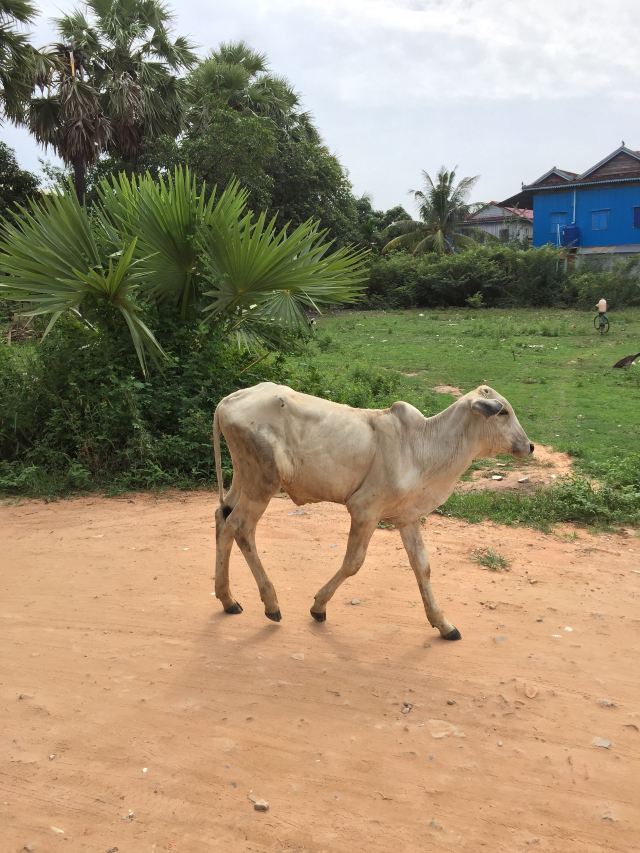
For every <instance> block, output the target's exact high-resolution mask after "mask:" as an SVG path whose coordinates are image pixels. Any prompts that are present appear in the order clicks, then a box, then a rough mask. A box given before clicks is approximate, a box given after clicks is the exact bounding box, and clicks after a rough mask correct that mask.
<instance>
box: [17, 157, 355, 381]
mask: <svg viewBox="0 0 640 853" xmlns="http://www.w3.org/2000/svg"><path fill="white" fill-rule="evenodd" d="M97 196H98V197H97V201H96V204H95V206H94V208H93V209H92V211H91V212H88V211H87V210H86V208H83V207H82V206H81V205H80V203H79V201H78V198H77V196H76V195H75V193H74V192H73V190H72V189H71V188H70V189H69V191H68V192H66V193H51V194H45V195H43V196H42V197H41V198H40V199H38V200H35V201H34V200H32V201H30V202H29V203H28V205H26V206H25V207H23V208H22V216H21V217H20V218H19V219H16V220H14V221H5V222H3V223H0V298H4V299H10V300H12V301H16V302H20V303H22V304H23V305H26V311H25V315H26V316H36V315H41V316H46V317H48V318H50V319H49V325H48V327H47V331H49V330H50V329H51V328H52V327H53V326H54V325H55V323H56V322H57V321H58V319H59V318H60V317H61V316H62V315H63V314H68V313H71V314H73V315H74V316H76V317H80V318H81V319H83V320H84V321H85V322H86V323H87V324H89V325H90V327H91V328H95V327H99V326H100V325H101V324H102V323H103V322H104V317H105V312H107V314H108V315H109V316H111V317H112V318H114V321H113V324H112V325H113V327H114V328H115V325H114V324H115V323H116V321H117V322H119V324H120V327H121V328H126V329H127V330H128V333H129V335H130V338H131V341H132V343H133V346H134V348H135V351H136V353H137V355H138V358H139V361H140V365H141V368H142V370H143V372H144V373H147V370H148V368H147V359H148V357H149V356H152V357H154V358H162V357H163V351H162V348H161V344H160V342H159V341H158V340H157V339H156V336H155V335H154V333H153V332H152V331H151V329H150V327H149V325H148V324H149V322H150V321H152V320H153V319H154V317H156V318H157V314H156V313H155V311H154V307H155V308H158V307H159V306H160V304H163V305H164V306H166V310H167V311H169V312H171V311H172V309H173V311H175V313H176V319H178V318H180V317H181V318H183V319H184V318H189V317H191V318H193V317H196V316H200V317H202V318H203V319H204V320H205V321H208V322H212V323H217V324H221V325H222V326H223V328H224V330H225V332H226V333H227V334H228V335H229V336H231V335H234V336H235V337H236V338H237V340H238V342H239V343H240V344H241V345H242V346H247V345H252V346H253V345H255V344H256V343H257V344H258V345H267V346H268V345H270V344H271V345H274V344H276V345H277V343H278V340H279V339H282V338H283V337H285V336H286V335H287V334H290V333H292V332H293V333H296V332H304V331H305V330H307V328H308V327H307V323H306V316H305V311H306V310H308V309H310V308H311V309H314V310H317V309H318V307H319V306H322V305H329V304H338V303H349V302H353V301H355V300H356V299H357V298H358V297H359V295H360V294H361V292H362V290H363V288H364V282H365V280H366V268H365V265H364V253H363V252H357V251H353V250H351V249H345V248H338V249H335V247H334V246H333V245H332V242H331V241H330V240H329V239H327V236H326V232H325V231H321V230H320V229H319V227H318V225H317V223H314V222H311V221H309V222H305V223H303V224H302V225H299V226H298V227H297V228H293V229H292V228H289V229H287V228H283V229H278V228H277V227H276V223H275V219H273V218H272V219H268V218H267V217H266V215H265V214H264V213H261V214H259V215H257V216H255V215H254V214H252V213H250V212H249V211H248V209H247V197H248V193H247V192H246V191H245V190H243V189H241V188H240V187H239V185H238V184H237V183H236V182H232V183H231V184H229V185H228V186H227V188H226V189H225V190H224V192H222V193H220V194H217V193H216V191H215V190H214V191H213V192H211V191H209V190H207V188H206V187H205V186H204V185H200V184H199V182H198V181H197V180H196V178H195V177H194V176H192V175H191V174H190V172H189V170H188V169H182V168H180V167H179V168H177V169H176V170H175V172H174V174H173V175H169V176H168V177H167V178H166V179H165V178H161V179H160V180H159V181H154V180H153V179H152V178H151V177H150V176H149V175H145V176H136V175H134V176H132V177H128V176H127V175H125V174H121V175H120V176H119V177H117V178H116V177H112V178H111V180H110V181H107V180H105V181H103V182H102V184H101V185H100V188H99V190H98V193H97ZM34 247H37V251H36V252H34Z"/></svg>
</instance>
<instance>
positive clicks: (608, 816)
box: [600, 811, 618, 823]
mask: <svg viewBox="0 0 640 853" xmlns="http://www.w3.org/2000/svg"><path fill="white" fill-rule="evenodd" d="M600 820H609V821H611V823H616V821H617V820H618V818H616V817H614V816H613V815H612V814H611V812H610V811H606V812H605V813H604V814H603V815H602V817H601V818H600Z"/></svg>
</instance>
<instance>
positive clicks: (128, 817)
mask: <svg viewBox="0 0 640 853" xmlns="http://www.w3.org/2000/svg"><path fill="white" fill-rule="evenodd" d="M135 816H136V813H135V812H133V811H131V809H129V811H128V812H127V813H126V814H125V815H123V816H122V820H133V819H134V818H135Z"/></svg>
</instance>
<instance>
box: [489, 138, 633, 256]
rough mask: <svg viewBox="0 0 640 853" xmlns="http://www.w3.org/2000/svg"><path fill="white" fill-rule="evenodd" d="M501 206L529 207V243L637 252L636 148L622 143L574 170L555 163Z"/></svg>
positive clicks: (582, 252) (595, 252) (579, 251)
mask: <svg viewBox="0 0 640 853" xmlns="http://www.w3.org/2000/svg"><path fill="white" fill-rule="evenodd" d="M502 204H503V205H505V206H509V205H520V206H521V207H526V208H531V209H533V245H534V246H544V245H545V244H547V243H551V244H552V245H554V246H564V247H566V248H567V249H569V250H570V251H571V252H573V253H575V254H576V256H577V257H578V258H581V257H587V256H593V257H594V259H599V260H603V259H606V258H607V257H616V256H625V255H634V254H637V253H640V151H632V150H631V149H630V148H627V147H626V145H625V144H624V143H622V145H620V147H619V148H616V150H615V151H613V152H612V153H611V154H609V155H608V156H607V157H605V158H604V159H603V160H600V162H599V163H596V164H595V165H594V166H591V167H590V168H589V169H587V170H586V171H585V172H582V173H581V174H578V173H576V172H568V171H565V170H563V169H558V168H556V167H555V166H554V168H553V169H550V170H549V171H548V172H545V174H544V175H542V176H541V177H539V178H538V179H537V180H536V181H534V182H533V183H532V184H528V185H526V186H524V185H523V187H522V190H521V192H519V193H517V194H516V195H514V196H512V197H511V198H509V199H506V200H505V201H504V202H502Z"/></svg>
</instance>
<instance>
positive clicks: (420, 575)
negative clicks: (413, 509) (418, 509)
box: [400, 521, 460, 640]
mask: <svg viewBox="0 0 640 853" xmlns="http://www.w3.org/2000/svg"><path fill="white" fill-rule="evenodd" d="M400 536H401V537H402V543H403V545H404V547H405V549H406V551H407V555H408V557H409V562H410V563H411V568H412V569H413V572H414V574H415V576H416V580H417V581H418V587H419V589H420V595H421V596H422V601H423V602H424V609H425V611H426V613H427V619H428V620H429V622H430V624H431V625H432V626H433V627H434V628H437V629H438V631H440V635H441V636H442V637H444V639H445V640H459V639H460V632H459V631H458V629H457V628H455V627H454V626H453V625H452V624H451V622H448V621H447V620H446V619H445V617H444V614H443V613H442V611H441V610H440V608H439V607H438V604H437V602H436V600H435V597H434V595H433V591H432V589H431V580H430V578H431V568H430V566H429V555H428V554H427V549H426V548H425V547H424V542H423V541H422V532H421V530H420V522H419V521H416V522H414V523H413V524H408V525H406V527H401V528H400Z"/></svg>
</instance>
